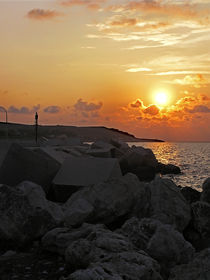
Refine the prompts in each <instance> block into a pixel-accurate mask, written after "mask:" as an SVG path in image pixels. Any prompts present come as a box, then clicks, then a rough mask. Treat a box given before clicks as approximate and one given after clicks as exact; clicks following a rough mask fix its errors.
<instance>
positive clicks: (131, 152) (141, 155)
mask: <svg viewBox="0 0 210 280" xmlns="http://www.w3.org/2000/svg"><path fill="white" fill-rule="evenodd" d="M121 161H126V162H127V164H128V167H129V168H130V169H132V168H136V167H138V166H150V167H154V168H155V167H157V165H158V161H157V159H156V157H155V155H154V153H153V152H152V150H150V149H145V148H143V147H135V146H133V147H132V148H130V149H128V150H127V152H126V153H125V155H124V156H123V157H122V158H121Z"/></svg>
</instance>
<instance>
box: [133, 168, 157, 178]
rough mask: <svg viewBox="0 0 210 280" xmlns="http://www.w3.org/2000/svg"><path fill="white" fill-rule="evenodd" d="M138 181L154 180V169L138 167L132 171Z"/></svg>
mask: <svg viewBox="0 0 210 280" xmlns="http://www.w3.org/2000/svg"><path fill="white" fill-rule="evenodd" d="M132 173H133V174H135V175H136V176H137V177H138V178H139V180H140V181H152V180H153V179H154V178H155V168H154V167H151V166H138V167H136V168H134V169H133V170H132Z"/></svg>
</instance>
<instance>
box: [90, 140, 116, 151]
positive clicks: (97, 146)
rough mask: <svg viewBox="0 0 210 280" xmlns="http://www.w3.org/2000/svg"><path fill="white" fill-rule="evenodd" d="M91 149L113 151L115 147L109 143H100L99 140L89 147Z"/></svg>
mask: <svg viewBox="0 0 210 280" xmlns="http://www.w3.org/2000/svg"><path fill="white" fill-rule="evenodd" d="M90 148H91V149H93V150H96V149H102V150H103V149H105V150H110V151H111V150H114V149H115V146H113V145H112V144H110V143H107V142H104V141H101V140H98V141H96V142H94V143H93V144H92V145H91V146H90Z"/></svg>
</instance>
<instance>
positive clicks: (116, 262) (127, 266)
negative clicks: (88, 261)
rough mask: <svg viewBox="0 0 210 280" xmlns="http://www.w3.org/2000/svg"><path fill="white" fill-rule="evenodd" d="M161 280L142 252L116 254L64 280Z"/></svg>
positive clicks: (153, 264) (157, 268)
mask: <svg viewBox="0 0 210 280" xmlns="http://www.w3.org/2000/svg"><path fill="white" fill-rule="evenodd" d="M99 279H100V280H124V279H129V280H163V279H162V277H161V276H160V273H159V267H158V265H157V263H155V261H154V260H152V259H151V258H149V257H148V256H147V255H146V254H144V252H126V253H119V254H116V255H115V256H114V257H113V258H111V259H110V261H109V262H103V263H96V264H92V265H90V266H89V268H87V269H83V270H77V271H76V272H74V273H72V274H71V275H69V277H67V279H66V280H99Z"/></svg>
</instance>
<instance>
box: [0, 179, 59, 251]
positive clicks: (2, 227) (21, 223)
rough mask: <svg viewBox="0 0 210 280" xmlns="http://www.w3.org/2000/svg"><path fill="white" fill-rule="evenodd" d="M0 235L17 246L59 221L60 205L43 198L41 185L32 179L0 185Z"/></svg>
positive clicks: (3, 240)
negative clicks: (12, 184)
mask: <svg viewBox="0 0 210 280" xmlns="http://www.w3.org/2000/svg"><path fill="white" fill-rule="evenodd" d="M0 205H1V206H0V220H1V223H0V239H1V242H3V243H6V242H11V245H12V244H13V245H15V246H21V245H22V244H24V243H25V242H28V241H32V240H34V239H36V238H39V237H41V236H43V235H44V234H45V233H46V232H47V231H49V230H50V229H52V228H55V227H57V226H58V225H60V224H62V222H63V211H62V209H61V207H60V206H58V205H57V204H55V203H53V202H49V201H47V200H46V198H45V193H44V192H43V190H42V188H41V187H40V186H38V185H36V184H34V183H32V182H23V183H21V184H20V185H18V186H17V187H9V186H6V185H3V186H1V187H0Z"/></svg>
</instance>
